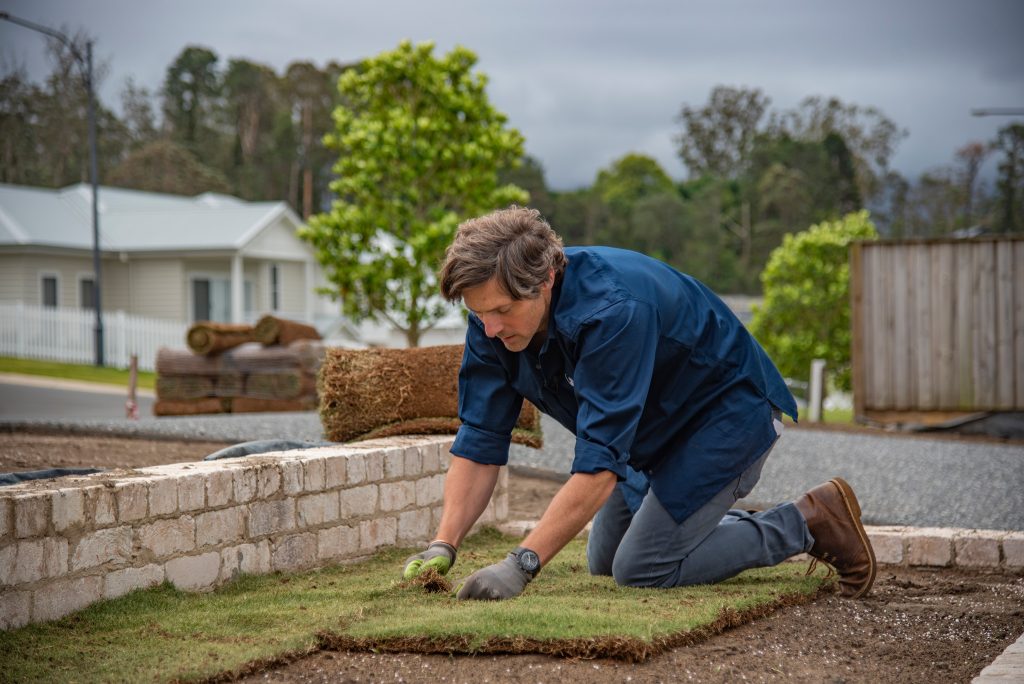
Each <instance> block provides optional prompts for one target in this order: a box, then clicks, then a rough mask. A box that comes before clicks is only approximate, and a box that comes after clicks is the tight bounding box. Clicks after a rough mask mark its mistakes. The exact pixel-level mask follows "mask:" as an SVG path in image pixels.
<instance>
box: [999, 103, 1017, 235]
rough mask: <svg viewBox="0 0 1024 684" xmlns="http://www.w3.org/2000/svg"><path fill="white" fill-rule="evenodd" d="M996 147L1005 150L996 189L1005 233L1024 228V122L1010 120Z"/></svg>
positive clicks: (1001, 130)
mask: <svg viewBox="0 0 1024 684" xmlns="http://www.w3.org/2000/svg"><path fill="white" fill-rule="evenodd" d="M992 146H993V148H994V149H995V150H996V151H997V152H1002V153H1003V158H1002V159H1000V160H999V169H998V178H997V180H996V191H997V198H996V201H997V202H998V211H999V218H998V228H999V229H1000V230H1001V231H1003V232H1004V233H1009V232H1018V231H1022V230H1024V124H1018V123H1015V124H1010V125H1009V126H1004V127H1003V128H1001V129H1000V130H999V135H998V136H996V139H995V142H994V143H993V145H992Z"/></svg>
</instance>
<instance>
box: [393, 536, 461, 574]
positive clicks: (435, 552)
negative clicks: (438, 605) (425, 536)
mask: <svg viewBox="0 0 1024 684" xmlns="http://www.w3.org/2000/svg"><path fill="white" fill-rule="evenodd" d="M456 555H457V554H456V553H455V547H454V546H452V545H451V544H449V543H447V542H443V541H432V542H430V545H429V546H428V547H427V550H426V551H421V552H419V553H417V554H414V555H412V556H409V557H408V558H406V559H405V570H404V571H403V572H402V577H403V578H405V579H412V578H413V577H416V576H417V575H419V574H420V573H421V572H424V571H426V569H427V568H434V569H435V570H437V574H439V575H446V574H448V571H449V570H451V567H452V566H453V565H455V556H456Z"/></svg>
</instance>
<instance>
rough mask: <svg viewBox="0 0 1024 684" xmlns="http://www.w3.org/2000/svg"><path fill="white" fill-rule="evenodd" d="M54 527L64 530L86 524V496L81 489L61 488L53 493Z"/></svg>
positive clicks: (51, 504)
mask: <svg viewBox="0 0 1024 684" xmlns="http://www.w3.org/2000/svg"><path fill="white" fill-rule="evenodd" d="M51 499H52V500H51V501H50V507H51V511H52V514H53V529H55V530H56V531H57V532H64V531H65V530H69V529H71V528H73V527H81V526H82V525H84V524H85V496H83V494H82V490H81V489H60V490H57V491H56V492H54V493H53V494H52V495H51Z"/></svg>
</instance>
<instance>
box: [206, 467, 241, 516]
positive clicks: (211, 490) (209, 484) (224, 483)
mask: <svg viewBox="0 0 1024 684" xmlns="http://www.w3.org/2000/svg"><path fill="white" fill-rule="evenodd" d="M233 476H234V474H233V473H232V472H231V471H230V470H227V469H223V470H214V471H212V472H210V473H209V474H207V476H206V505H207V506H209V507H210V508H217V507H218V506H227V505H228V504H229V503H231V490H232V480H233Z"/></svg>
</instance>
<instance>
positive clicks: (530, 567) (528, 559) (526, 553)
mask: <svg viewBox="0 0 1024 684" xmlns="http://www.w3.org/2000/svg"><path fill="white" fill-rule="evenodd" d="M519 567H521V568H522V569H523V570H525V571H526V572H528V573H530V574H531V575H536V574H537V571H538V570H540V556H538V555H537V554H536V553H534V552H533V551H530V550H529V549H524V550H523V551H521V552H520V553H519Z"/></svg>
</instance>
